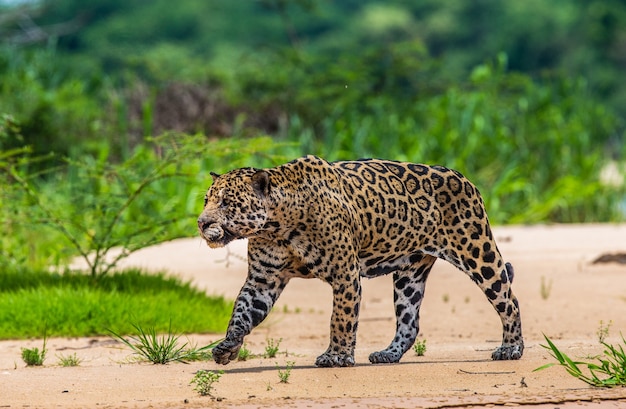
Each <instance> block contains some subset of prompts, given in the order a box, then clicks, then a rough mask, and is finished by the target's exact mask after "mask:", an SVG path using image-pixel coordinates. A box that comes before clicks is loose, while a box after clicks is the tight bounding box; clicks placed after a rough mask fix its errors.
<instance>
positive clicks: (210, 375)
mask: <svg viewBox="0 0 626 409" xmlns="http://www.w3.org/2000/svg"><path fill="white" fill-rule="evenodd" d="M223 373H224V371H218V372H214V371H207V370H203V369H201V370H199V371H198V372H196V374H195V375H194V377H193V379H192V380H191V382H189V384H190V385H191V384H195V385H196V386H194V388H193V390H194V391H196V392H198V393H199V394H200V395H201V396H211V392H212V391H213V384H214V383H215V382H217V381H219V379H220V377H221V376H222V374H223Z"/></svg>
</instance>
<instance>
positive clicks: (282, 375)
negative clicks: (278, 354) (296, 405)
mask: <svg viewBox="0 0 626 409" xmlns="http://www.w3.org/2000/svg"><path fill="white" fill-rule="evenodd" d="M294 364H295V362H294V361H287V366H286V367H285V369H284V370H282V369H280V368H278V364H276V367H277V368H278V379H280V383H289V377H290V376H291V370H292V369H293V366H294Z"/></svg>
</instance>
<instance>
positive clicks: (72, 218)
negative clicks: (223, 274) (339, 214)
mask: <svg viewBox="0 0 626 409" xmlns="http://www.w3.org/2000/svg"><path fill="white" fill-rule="evenodd" d="M206 146H207V145H206V140H205V138H204V137H201V136H191V135H165V136H163V137H160V138H155V139H153V140H151V142H150V143H145V144H144V145H141V146H139V147H137V149H136V150H135V151H134V153H133V154H132V156H131V157H129V159H127V160H125V161H124V162H122V163H115V162H112V161H110V158H109V157H108V155H107V151H102V152H101V154H100V156H98V157H93V156H88V155H85V156H82V157H81V158H79V159H76V160H68V161H67V164H66V166H65V167H62V168H54V169H50V170H49V171H48V172H47V175H46V176H47V177H46V179H45V180H42V179H41V178H39V177H38V174H37V173H35V174H33V173H31V172H30V171H29V167H28V165H29V164H30V163H31V162H32V161H33V160H34V159H33V158H31V157H23V158H22V159H21V160H19V161H16V160H14V161H12V162H10V163H9V162H7V163H6V164H5V166H4V167H2V166H0V171H4V172H5V174H6V179H5V180H8V182H9V183H8V184H7V186H8V189H7V191H6V192H3V194H6V198H7V200H6V201H3V202H2V203H1V204H0V210H4V212H3V213H2V215H1V216H0V221H3V222H4V224H5V226H6V227H7V230H8V232H10V235H8V236H4V237H3V238H2V239H0V243H6V244H3V245H4V246H6V247H7V248H11V250H12V252H11V253H8V252H7V253H5V254H6V257H7V261H9V260H15V259H18V260H19V259H20V258H21V259H23V262H28V263H29V264H31V265H41V266H42V267H43V266H45V265H50V264H53V265H59V264H63V263H65V262H67V261H68V259H69V258H70V257H72V256H75V255H78V256H80V257H81V258H82V260H83V262H84V264H85V265H86V266H87V268H88V269H89V272H90V273H91V275H92V276H93V277H100V276H103V275H105V274H107V273H108V272H109V271H111V270H112V269H113V268H114V267H115V265H116V264H117V262H118V261H119V260H121V259H122V258H124V257H126V256H128V255H129V254H131V253H132V252H133V251H136V250H138V249H140V248H143V247H146V246H149V245H151V244H155V243H158V242H162V241H166V240H170V239H173V238H177V237H184V236H190V235H192V234H194V233H195V222H194V221H195V218H196V217H197V214H198V213H199V211H200V208H201V205H202V197H203V196H204V193H205V189H206V188H207V187H208V184H209V182H208V180H207V179H208V172H209V171H210V170H213V171H216V172H222V171H225V170H227V169H229V168H230V166H237V165H240V166H243V165H244V164H247V165H251V164H252V163H253V162H254V163H257V164H263V163H266V164H267V163H270V164H272V163H274V161H277V160H280V159H276V157H275V156H274V155H275V154H274V153H272V150H273V149H276V147H277V146H278V145H274V144H272V143H271V140H269V139H268V138H264V137H260V138H254V139H248V140H246V141H240V140H234V139H233V140H225V141H216V142H214V143H213V144H212V148H213V149H215V151H214V153H213V154H212V155H211V156H209V157H207V156H206V155H205V154H206ZM253 158H256V159H255V160H253ZM0 182H2V180H1V179H0ZM20 246H21V247H20ZM5 254H3V255H0V260H1V259H2V258H3V256H4V255H5Z"/></svg>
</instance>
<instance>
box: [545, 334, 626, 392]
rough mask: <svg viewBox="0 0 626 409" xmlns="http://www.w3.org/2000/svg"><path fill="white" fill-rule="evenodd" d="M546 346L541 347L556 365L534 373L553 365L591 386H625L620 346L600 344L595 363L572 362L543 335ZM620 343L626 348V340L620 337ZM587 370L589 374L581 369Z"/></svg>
mask: <svg viewBox="0 0 626 409" xmlns="http://www.w3.org/2000/svg"><path fill="white" fill-rule="evenodd" d="M544 338H545V339H546V342H547V343H548V345H541V346H542V347H543V348H545V349H547V350H548V351H550V355H552V357H553V358H554V359H556V360H557V362H556V363H554V362H552V363H549V364H546V365H543V366H540V367H539V368H537V369H535V371H540V370H542V369H546V368H549V367H551V366H554V365H559V366H562V367H564V368H565V370H566V371H567V373H569V374H570V375H572V376H573V377H575V378H578V379H580V380H581V381H583V382H585V383H587V384H588V385H591V386H597V387H605V388H612V387H615V386H624V385H626V353H625V352H624V348H623V347H622V345H618V346H617V347H616V346H613V345H610V344H607V343H606V342H602V343H601V344H602V345H603V346H604V347H605V349H604V352H603V355H601V356H599V357H597V358H596V359H597V363H593V362H579V361H573V360H572V359H571V358H570V357H569V356H567V355H566V354H565V353H563V352H561V351H560V350H559V349H558V348H557V347H556V345H554V343H553V342H552V341H551V340H550V338H548V337H547V336H546V335H544ZM622 342H623V343H624V345H625V346H626V339H624V336H623V335H622ZM581 367H582V368H583V369H584V368H585V367H586V368H587V371H588V372H589V374H586V373H585V372H583V369H581Z"/></svg>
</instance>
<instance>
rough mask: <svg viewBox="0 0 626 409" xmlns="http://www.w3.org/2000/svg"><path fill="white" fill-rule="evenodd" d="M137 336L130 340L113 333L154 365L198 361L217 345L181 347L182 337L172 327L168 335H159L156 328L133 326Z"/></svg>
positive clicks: (185, 344)
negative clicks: (173, 331)
mask: <svg viewBox="0 0 626 409" xmlns="http://www.w3.org/2000/svg"><path fill="white" fill-rule="evenodd" d="M133 327H134V328H135V330H136V331H137V335H133V336H129V337H128V338H129V339H126V338H124V337H123V336H121V335H119V334H117V333H115V332H114V331H111V333H112V334H113V337H114V338H116V339H117V340H119V341H121V342H122V343H123V344H125V345H126V346H127V347H129V348H130V349H131V350H132V351H133V353H134V354H136V355H138V356H139V358H141V359H145V360H147V361H149V362H152V363H153V364H162V365H164V364H167V363H170V362H188V361H195V360H198V359H199V357H200V356H203V355H206V354H208V353H209V352H210V351H211V350H212V349H213V347H214V346H215V344H216V343H213V344H210V345H207V346H204V347H201V348H196V347H194V346H190V345H189V343H188V342H185V343H184V344H182V345H181V343H180V342H179V340H180V336H179V335H176V334H174V333H172V327H171V323H170V327H169V328H168V330H167V333H166V334H163V335H160V336H159V335H157V332H156V330H155V329H154V327H149V328H147V329H144V328H143V327H141V326H140V325H137V324H133Z"/></svg>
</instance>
